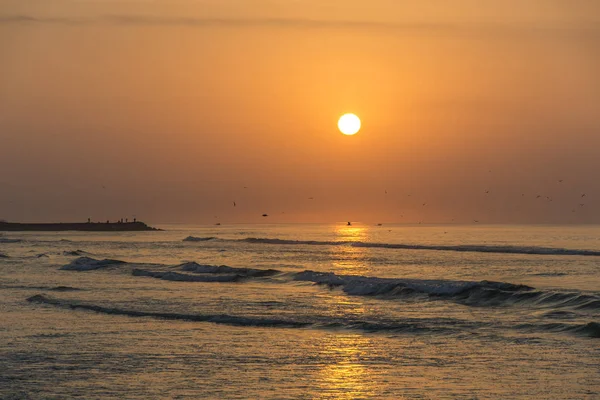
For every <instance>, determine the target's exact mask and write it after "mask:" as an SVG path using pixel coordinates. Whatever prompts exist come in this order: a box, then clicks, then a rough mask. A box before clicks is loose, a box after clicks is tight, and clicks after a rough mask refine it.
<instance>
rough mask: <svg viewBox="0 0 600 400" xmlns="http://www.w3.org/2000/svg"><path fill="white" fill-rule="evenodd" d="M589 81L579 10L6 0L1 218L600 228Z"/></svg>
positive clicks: (1, 31) (546, 5) (0, 79)
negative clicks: (343, 122)
mask: <svg viewBox="0 0 600 400" xmlns="http://www.w3.org/2000/svg"><path fill="white" fill-rule="evenodd" d="M598 71H600V2H597V1H592V0H571V1H567V0H530V1H517V0H503V1H500V0H490V1H476V0H456V1H452V2H448V1H443V0H436V1H434V0H429V1H420V2H413V1H400V0H369V1H364V0H345V1H341V0H154V1H150V0H148V1H145V0H129V1H128V0H123V1H116V0H114V1H112V0H53V1H48V0H28V1H24V0H0V219H7V220H13V221H58V220H63V221H77V220H86V219H87V218H88V217H91V218H92V219H93V220H106V219H112V220H114V219H117V218H121V217H129V218H131V217H132V216H133V215H136V216H137V217H138V218H140V219H143V220H146V221H148V222H155V223H160V222H195V223H214V222H217V221H218V222H223V223H227V222H321V221H322V222H329V221H345V220H352V221H365V222H418V221H422V222H430V223H434V222H450V221H452V220H453V219H454V220H455V221H456V222H471V221H473V220H478V221H480V222H482V223H485V222H505V223H515V222H525V223H529V222H547V223H554V222H573V223H581V222H600V180H599V179H598V172H599V171H600V156H599V155H598V154H600V150H599V149H600V75H599V74H598ZM345 112H353V113H356V114H357V115H358V116H359V117H360V118H361V119H362V123H363V128H362V130H361V131H360V132H359V134H357V135H356V136H353V137H346V136H344V135H342V134H340V133H339V131H338V130H337V126H336V123H337V119H338V118H339V116H340V115H342V114H343V113H345ZM559 180H562V182H559ZM244 187H247V188H244ZM386 191H387V193H386ZM486 191H489V193H486ZM584 193H585V194H586V196H585V197H582V194H584ZM538 195H539V196H541V197H540V198H536V197H537V196H538ZM309 198H313V199H309ZM233 201H235V202H236V204H237V206H236V207H233ZM424 203H425V205H423V204H424ZM580 204H584V205H583V206H581V205H580ZM262 213H268V214H269V217H268V218H267V219H265V218H263V217H261V214H262Z"/></svg>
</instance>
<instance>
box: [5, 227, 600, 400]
mask: <svg viewBox="0 0 600 400" xmlns="http://www.w3.org/2000/svg"><path fill="white" fill-rule="evenodd" d="M161 228H164V229H165V231H162V232H140V233H88V232H85V233H84V232H56V233H49V232H43V233H41V232H40V233H36V232H23V233H12V232H5V233H0V321H1V322H0V371H2V372H1V373H0V397H1V398H15V399H17V398H18V399H20V398H32V399H41V398H72V397H80V398H86V399H100V398H102V399H106V398H140V399H147V398H277V399H285V398H290V399H292V398H293V399H296V398H307V399H311V398H325V399H327V398H331V399H359V398H389V399H397V398H435V399H443V398H477V399H485V398H523V399H525V398H557V399H559V398H577V399H585V398H589V399H596V398H599V397H600V368H599V367H598V360H599V359H600V342H599V339H600V227H596V226H562V227H553V226H477V225H475V226H455V225H446V226H423V225H419V226H400V225H389V226H386V225H384V226H366V225H360V224H356V225H354V226H344V225H247V226H241V225H231V226H225V225H223V226H211V227H205V226H204V227H202V226H182V225H173V226H161Z"/></svg>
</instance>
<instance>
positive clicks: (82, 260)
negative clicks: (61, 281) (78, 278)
mask: <svg viewBox="0 0 600 400" xmlns="http://www.w3.org/2000/svg"><path fill="white" fill-rule="evenodd" d="M119 264H125V262H124V261H120V260H110V259H105V260H96V259H94V258H90V257H79V258H78V259H76V260H73V261H71V262H70V263H69V264H67V265H64V266H62V267H61V268H60V269H61V270H65V271H91V270H95V269H100V268H106V267H110V266H115V265H119Z"/></svg>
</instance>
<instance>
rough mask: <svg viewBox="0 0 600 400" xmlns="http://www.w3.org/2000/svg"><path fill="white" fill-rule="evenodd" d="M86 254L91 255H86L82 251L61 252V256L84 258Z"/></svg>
mask: <svg viewBox="0 0 600 400" xmlns="http://www.w3.org/2000/svg"><path fill="white" fill-rule="evenodd" d="M86 254H91V253H88V252H87V251H83V250H71V251H63V252H62V255H63V256H85V255H86Z"/></svg>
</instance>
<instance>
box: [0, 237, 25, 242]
mask: <svg viewBox="0 0 600 400" xmlns="http://www.w3.org/2000/svg"><path fill="white" fill-rule="evenodd" d="M22 241H23V240H22V239H9V238H1V237H0V243H20V242H22Z"/></svg>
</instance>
